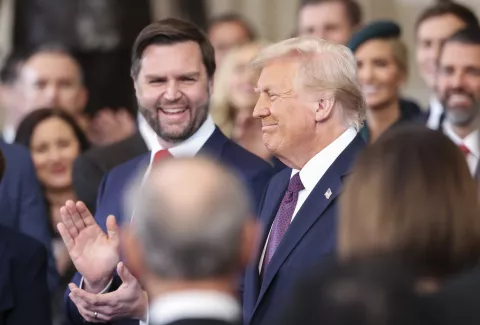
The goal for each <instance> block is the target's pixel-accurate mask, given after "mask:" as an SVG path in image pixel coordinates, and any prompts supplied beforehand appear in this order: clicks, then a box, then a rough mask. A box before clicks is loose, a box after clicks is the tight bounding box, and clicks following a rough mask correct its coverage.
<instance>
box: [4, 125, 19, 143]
mask: <svg viewBox="0 0 480 325" xmlns="http://www.w3.org/2000/svg"><path fill="white" fill-rule="evenodd" d="M15 136H16V130H15V128H14V127H12V126H10V125H6V126H5V127H4V128H3V140H4V141H5V142H6V143H13V142H14V141H15Z"/></svg>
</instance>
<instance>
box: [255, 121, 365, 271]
mask: <svg viewBox="0 0 480 325" xmlns="http://www.w3.org/2000/svg"><path fill="white" fill-rule="evenodd" d="M356 136H357V131H356V130H355V129H354V128H348V129H347V130H346V131H345V132H343V133H342V135H341V136H339V137H338V138H337V139H335V141H333V142H332V143H330V144H329V145H328V146H327V147H325V148H324V149H323V150H322V151H320V152H319V153H317V154H316V155H315V156H313V158H312V159H310V160H309V161H308V162H307V163H306V164H305V166H303V168H302V169H301V170H300V171H298V170H297V169H292V174H291V176H290V178H292V177H293V176H294V175H295V174H297V173H300V180H301V181H302V184H303V186H304V187H305V188H304V189H303V190H301V191H300V192H298V200H297V205H296V206H295V210H294V212H293V216H292V222H293V219H294V218H295V216H296V215H297V212H298V211H299V210H300V208H301V207H302V205H303V204H304V203H305V201H306V200H307V198H308V196H309V195H310V193H312V191H313V189H314V188H315V186H316V185H317V183H318V182H319V181H320V179H321V178H322V177H323V175H325V173H326V172H327V170H328V169H329V168H330V166H331V165H332V164H333V163H334V162H335V160H336V159H337V158H338V156H340V154H341V153H342V152H343V151H344V150H345V149H346V148H347V147H348V145H349V144H350V143H351V142H352V141H353V139H354V138H355V137H356ZM272 225H273V223H272ZM271 230H272V229H271V228H270V231H271ZM269 238H270V233H269V234H268V237H267V241H266V242H265V243H264V246H263V252H262V257H261V258H260V262H259V265H258V270H259V272H261V270H262V264H263V259H264V257H265V251H266V248H267V243H268V239H269Z"/></svg>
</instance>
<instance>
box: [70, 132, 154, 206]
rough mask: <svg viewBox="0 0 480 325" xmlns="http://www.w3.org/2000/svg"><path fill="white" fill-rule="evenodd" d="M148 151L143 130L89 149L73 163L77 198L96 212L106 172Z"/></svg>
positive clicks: (73, 180) (73, 179)
mask: <svg viewBox="0 0 480 325" xmlns="http://www.w3.org/2000/svg"><path fill="white" fill-rule="evenodd" d="M148 151H149V149H148V148H147V145H146V142H145V140H144V138H143V137H142V133H141V131H139V132H136V133H135V134H134V135H133V136H131V137H129V138H127V139H125V140H122V141H120V142H116V143H113V144H110V145H108V146H101V147H94V148H91V149H89V150H87V151H86V152H85V153H84V154H82V155H80V156H79V157H78V158H77V159H75V162H74V164H73V170H72V182H73V187H74V189H75V194H76V195H77V198H78V199H79V200H80V201H82V202H84V203H85V205H86V206H87V208H88V209H89V210H90V211H92V213H95V211H96V208H97V197H98V186H99V185H100V183H101V182H102V179H103V177H104V176H105V174H107V172H108V171H110V170H111V169H112V168H114V167H115V166H118V165H121V164H123V163H124V162H127V161H129V160H130V159H133V158H135V157H138V156H140V155H142V154H145V153H147V152H148Z"/></svg>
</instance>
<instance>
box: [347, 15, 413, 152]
mask: <svg viewBox="0 0 480 325" xmlns="http://www.w3.org/2000/svg"><path fill="white" fill-rule="evenodd" d="M400 35H401V30H400V27H399V26H398V25H397V24H395V23H394V22H391V21H377V22H373V23H371V24H369V25H367V26H365V27H364V28H363V29H362V30H360V31H359V32H358V33H357V34H355V35H354V36H353V37H352V40H351V41H350V43H349V47H350V49H351V50H352V52H353V53H354V54H355V57H356V58H357V63H358V78H359V82H360V84H361V86H362V89H363V93H364V96H365V101H366V103H367V120H366V122H365V126H364V127H363V129H362V130H361V134H362V136H363V137H364V139H365V140H366V141H367V142H368V143H372V142H374V141H375V140H376V139H377V138H378V137H379V136H380V135H382V134H383V133H384V132H385V131H387V130H388V129H390V128H392V127H394V126H396V125H398V124H403V123H406V122H415V121H419V120H420V117H421V114H422V113H421V110H420V108H419V107H418V105H416V104H415V103H413V102H411V101H406V100H403V99H401V98H400V90H401V88H402V86H403V85H404V84H405V82H406V80H407V76H408V55H407V48H406V46H405V44H404V43H403V42H402V41H401V39H400Z"/></svg>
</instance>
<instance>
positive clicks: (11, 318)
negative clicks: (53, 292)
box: [0, 151, 52, 325]
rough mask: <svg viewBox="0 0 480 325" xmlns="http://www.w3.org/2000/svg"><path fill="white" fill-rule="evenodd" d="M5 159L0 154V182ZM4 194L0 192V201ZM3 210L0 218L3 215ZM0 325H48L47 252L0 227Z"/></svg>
mask: <svg viewBox="0 0 480 325" xmlns="http://www.w3.org/2000/svg"><path fill="white" fill-rule="evenodd" d="M4 171H5V159H4V157H3V154H2V152H1V151H0V179H1V178H2V176H3V175H4ZM5 195H7V193H5V192H4V191H2V192H1V194H0V197H1V198H4V197H5ZM8 213H9V211H8V210H3V207H2V215H7V214H8ZM0 261H1V263H0V324H2V325H23V324H39V325H50V324H51V323H52V322H51V316H50V294H49V290H48V286H47V251H46V249H45V247H43V245H42V244H41V243H40V242H38V241H37V240H35V239H33V238H31V237H29V236H26V235H23V234H21V233H19V232H17V231H16V230H14V229H11V228H9V227H4V226H0Z"/></svg>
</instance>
